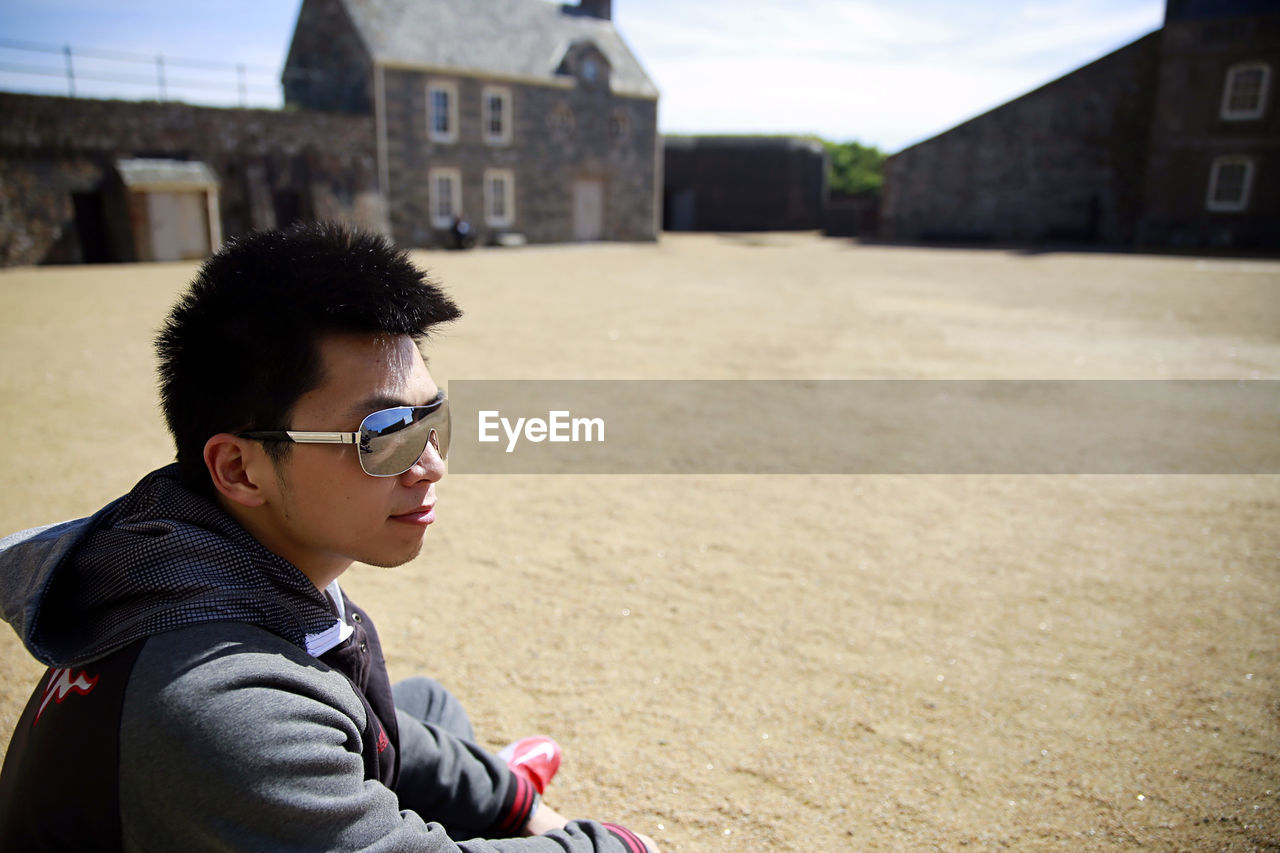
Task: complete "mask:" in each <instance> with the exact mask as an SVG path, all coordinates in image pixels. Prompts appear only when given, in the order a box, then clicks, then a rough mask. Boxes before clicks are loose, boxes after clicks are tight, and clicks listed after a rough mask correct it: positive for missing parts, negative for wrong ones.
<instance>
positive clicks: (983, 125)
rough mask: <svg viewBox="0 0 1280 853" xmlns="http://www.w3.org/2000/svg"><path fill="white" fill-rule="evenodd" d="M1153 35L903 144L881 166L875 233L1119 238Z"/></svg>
mask: <svg viewBox="0 0 1280 853" xmlns="http://www.w3.org/2000/svg"><path fill="white" fill-rule="evenodd" d="M1159 44H1160V43H1159V33H1153V34H1151V35H1149V36H1146V37H1145V38H1142V39H1139V40H1138V41H1136V42H1134V43H1132V44H1130V45H1128V46H1126V47H1123V48H1121V49H1120V50H1118V51H1116V52H1114V53H1112V54H1110V55H1108V56H1105V57H1103V58H1102V59H1099V60H1097V61H1096V62H1093V63H1091V64H1090V65H1087V66H1085V67H1083V68H1081V69H1079V70H1077V71H1075V72H1073V73H1071V74H1068V75H1067V76H1065V77H1062V78H1060V79H1059V80H1056V81H1054V82H1052V83H1049V84H1048V85H1046V86H1043V87H1041V88H1040V89H1037V90H1036V91H1034V92H1031V93H1029V94H1027V95H1024V96H1023V97H1021V98H1018V99H1017V100H1014V101H1011V102H1010V103H1008V104H1005V105H1004V106H1001V107H998V108H996V109H994V110H992V111H991V112H988V113H986V114H984V115H982V116H979V117H977V118H975V119H972V120H970V121H968V122H965V123H964V124H962V125H960V126H958V127H956V128H954V129H952V130H949V131H947V132H946V133H943V134H942V135H940V136H936V137H934V138H933V139H929V140H927V141H925V142H921V143H919V144H918V145H914V146H912V147H910V148H908V149H906V150H904V151H902V152H900V153H898V154H896V155H894V156H893V157H891V158H890V159H889V161H888V163H887V164H886V166H885V188H884V197H883V204H882V208H881V230H882V235H883V236H886V237H888V238H890V239H899V240H921V239H923V240H930V239H935V240H999V241H1016V242H1036V241H1072V242H1077V241H1078V242H1089V243H1104V244H1113V245H1118V244H1128V243H1130V242H1131V241H1132V240H1133V238H1134V231H1135V227H1136V223H1137V219H1138V217H1139V215H1140V212H1141V207H1142V188H1143V182H1144V180H1145V175H1146V168H1145V164H1144V162H1143V155H1144V152H1145V149H1146V145H1147V139H1148V135H1149V133H1150V113H1151V104H1152V101H1153V97H1154V91H1155V74H1156V67H1157V62H1158V58H1159Z"/></svg>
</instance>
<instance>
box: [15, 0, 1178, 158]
mask: <svg viewBox="0 0 1280 853" xmlns="http://www.w3.org/2000/svg"><path fill="white" fill-rule="evenodd" d="M537 1H538V2H541V0H537ZM300 5H301V3H300V0H181V2H175V0H117V2H110V0H98V1H97V2H95V0H0V89H8V90H11V91H39V92H48V93H52V94H63V95H65V94H68V84H67V79H66V75H65V63H66V57H65V56H64V55H63V54H62V53H60V52H56V51H39V50H28V49H18V48H15V47H14V46H13V45H14V43H15V42H16V43H22V45H23V46H24V48H25V46H26V45H27V44H28V43H29V44H30V45H31V46H36V45H52V46H62V45H68V44H69V45H71V47H72V51H73V56H72V63H73V67H74V68H75V70H76V73H77V78H76V84H75V85H76V94H78V95H81V96H94V97H108V96H114V97H138V98H155V97H157V92H158V90H159V83H158V79H159V78H160V76H161V74H163V77H164V80H165V86H166V94H167V95H168V96H169V97H174V98H180V99H184V100H190V101H193V102H201V103H218V104H234V103H237V102H239V101H240V99H241V97H242V90H241V80H242V79H243V83H244V89H243V97H244V99H245V102H246V103H247V104H249V105H253V106H278V105H279V103H280V94H279V87H278V85H276V81H278V79H279V69H280V67H281V66H282V65H283V63H284V58H285V53H286V52H287V50H288V47H289V40H290V37H291V35H292V32H293V24H294V21H295V20H296V17H297V11H298V8H299V6H300ZM613 6H614V23H615V25H616V26H617V28H618V30H619V32H620V33H621V34H622V37H623V38H624V40H626V42H627V43H628V44H629V45H630V46H631V48H632V50H633V51H635V53H636V55H637V56H638V57H639V59H640V62H641V64H642V65H643V66H644V67H645V69H646V70H647V71H648V72H649V75H650V77H652V78H653V80H654V82H655V83H656V84H657V86H658V88H659V90H660V91H661V93H662V98H661V100H660V102H659V107H658V110H659V112H658V115H659V118H658V121H659V127H660V129H661V131H662V132H663V133H690V134H699V133H768V134H803V135H809V134H813V135H818V136H821V137H823V138H826V139H831V140H835V141H842V142H843V141H851V140H856V141H859V142H862V143H864V144H868V145H875V146H877V147H879V148H881V149H883V150H885V151H888V152H893V151H898V150H901V149H902V148H905V147H907V146H909V145H910V144H912V143H914V142H918V141H920V140H922V139H927V138H929V137H930V136H933V135H935V134H937V133H941V132H942V131H944V130H947V129H948V128H950V127H953V126H955V125H956V124H958V123H960V122H962V121H964V120H966V119H969V118H972V117H974V116H976V115H980V114H981V113H983V112H985V111H987V110H989V109H991V108H992V107H996V106H999V105H1000V104H1002V103H1004V102H1005V101H1008V100H1010V99H1011V98H1014V97H1017V96H1018V95H1021V94H1023V93H1025V92H1029V91H1031V90H1032V89H1035V88H1037V87H1038V86H1040V85H1043V84H1044V83H1047V82H1049V81H1051V80H1054V79H1056V78H1058V77H1060V76H1062V75H1063V74H1066V73H1067V72H1069V71H1072V70H1073V69H1075V68H1078V67H1080V66H1081V65H1084V64H1086V63H1088V62H1091V61H1092V60H1094V59H1097V58H1099V57H1101V56H1105V55H1106V54H1108V53H1110V52H1111V51H1113V50H1115V49H1117V48H1119V47H1122V46H1124V45H1125V44H1128V43H1129V42H1131V41H1133V40H1135V39H1137V38H1139V37H1141V36H1143V35H1146V34H1147V33H1149V32H1151V31H1152V30H1155V29H1157V28H1159V27H1160V25H1161V23H1162V21H1163V18H1164V0H614V3H613ZM90 52H119V53H123V54H127V55H128V56H129V57H131V58H133V59H137V60H142V61H119V60H117V59H114V58H99V57H96V56H87V55H84V54H87V53H90ZM158 54H163V55H164V56H165V57H166V59H165V63H164V67H163V69H162V70H161V69H159V68H157V63H156V62H155V61H154V60H153V59H151V58H152V57H155V56H156V55H158ZM178 60H201V61H204V62H213V63H219V64H221V67H219V68H189V67H186V66H184V65H181V64H180V63H179V62H178ZM236 64H243V65H244V66H245V67H246V70H245V72H244V75H243V78H241V76H240V75H239V74H238V73H237V71H236V70H235V67H234V66H235V65H236ZM14 69H23V70H24V73H18V72H17V71H15V70H14ZM31 70H36V71H40V72H43V73H37V74H32V73H26V72H29V71H31ZM91 76H101V77H108V78H112V79H109V80H92V79H88V78H89V77H91ZM184 81H191V82H196V83H199V84H200V86H201V87H202V88H184V87H183V86H182V83H183V82H184ZM205 87H207V88H205Z"/></svg>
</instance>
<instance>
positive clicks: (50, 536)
mask: <svg viewBox="0 0 1280 853" xmlns="http://www.w3.org/2000/svg"><path fill="white" fill-rule="evenodd" d="M459 315H460V312H459V311H458V309H457V307H456V306H455V305H454V304H453V302H452V301H450V299H449V298H448V297H447V296H446V295H445V294H444V293H443V292H442V291H440V290H439V289H438V288H437V287H436V286H435V285H433V284H431V283H430V282H428V281H427V280H426V279H425V278H424V276H423V275H422V273H420V272H419V271H418V270H417V269H415V268H414V267H413V266H412V264H410V262H409V261H408V259H407V257H406V256H405V255H404V254H403V253H401V252H397V251H395V250H393V249H391V248H390V247H389V246H388V245H387V243H386V242H385V241H384V240H382V239H381V238H379V237H375V236H371V235H365V234H359V233H353V232H349V231H346V230H343V229H341V228H339V227H336V226H308V227H303V228H299V229H295V230H292V231H289V232H267V233H260V234H255V235H252V236H249V237H247V238H245V239H243V240H240V241H237V242H234V243H232V244H230V245H229V246H227V247H226V248H224V249H223V250H222V251H220V252H218V253H217V254H216V255H214V256H213V257H212V258H210V259H209V261H208V262H207V263H206V264H205V265H204V267H203V268H202V269H201V271H200V273H199V275H198V277H197V278H196V280H195V282H194V283H193V285H192V287H191V289H190V291H189V292H188V293H187V294H186V295H185V296H184V297H183V299H182V300H181V301H180V302H179V303H178V304H177V305H176V306H175V307H174V309H173V311H172V313H171V314H170V316H169V318H168V321H167V323H166V324H165V326H164V328H163V330H162V331H161V333H160V335H159V338H158V340H157V349H158V351H159V355H160V378H161V396H162V402H163V407H164V413H165V417H166V419H167V421H168V424H169V428H170V431H171V432H172V433H173V436H174V440H175V443H176V444H177V463H176V464H175V465H171V466H169V467H166V468H162V469H160V470H158V471H155V472H152V473H151V474H149V475H147V476H146V477H145V478H143V480H142V481H141V482H140V483H138V485H137V486H136V487H134V489H133V491H131V492H130V493H129V494H127V495H125V496H124V497H122V498H120V499H119V500H117V501H115V502H114V503H112V504H110V505H108V506H107V507H105V508H104V509H102V510H101V511H99V512H98V513H97V514H95V515H94V516H92V517H91V518H87V519H80V520H78V521H72V522H66V523H64V524H59V525H54V526H51V527H46V528H40V529H37V530H32V531H26V532H24V533H20V534H15V535H13V536H10V537H9V538H7V539H5V540H4V541H3V542H0V608H2V609H3V616H4V618H5V620H6V621H8V622H10V624H12V625H13V627H14V629H15V630H16V631H17V632H18V633H19V635H20V636H21V637H22V639H23V641H24V642H25V643H26V645H27V648H28V649H29V650H30V651H31V653H32V654H33V655H35V657H36V658H38V659H39V660H40V661H42V662H43V663H46V664H47V665H48V666H49V667H50V670H49V671H48V673H47V674H46V675H45V677H44V678H43V679H42V680H41V681H40V683H39V684H38V685H37V686H36V689H35V692H34V693H33V695H32V697H31V701H30V702H29V703H28V705H27V708H26V711H25V713H24V714H23V716H22V718H21V719H20V720H19V722H18V726H17V728H16V730H15V732H14V734H13V738H12V741H11V743H10V745H9V749H8V753H7V755H6V756H5V762H4V769H3V772H2V773H0V849H4V850H41V849H49V848H54V847H57V848H60V849H62V848H66V849H92V850H110V849H125V850H170V849H184V850H204V849H218V850H248V849H254V850H272V851H275V850H386V851H391V850H397V851H399V850H421V851H446V850H459V849H461V850H467V851H476V853H480V851H511V853H515V851H526V850H528V851H537V850H547V851H550V850H556V851H564V850H569V851H596V850H599V851H619V853H643V851H644V850H645V849H646V844H648V845H649V849H651V850H653V849H656V848H655V847H654V846H653V845H652V842H651V841H650V840H649V839H645V838H643V837H641V836H637V835H636V834H634V833H632V832H629V831H628V830H626V829H623V828H622V827H618V826H614V825H610V824H600V823H594V822H591V821H568V820H566V819H565V818H564V817H562V816H561V815H559V814H557V813H556V812H555V811H553V810H552V809H550V808H548V807H547V806H543V805H540V800H539V794H540V793H541V790H542V788H543V787H544V786H545V784H546V782H547V781H549V778H550V776H551V775H552V774H554V772H555V769H556V767H557V765H558V761H559V752H558V749H557V748H556V747H555V745H554V743H553V742H551V741H550V740H549V739H546V738H542V739H531V740H527V741H522V742H518V743H517V744H515V745H513V750H514V751H512V752H507V751H504V754H503V755H502V757H498V756H492V755H489V754H488V753H486V752H485V751H484V750H483V749H481V748H480V747H479V746H477V745H476V743H475V737H474V734H473V733H472V730H471V726H470V723H469V722H468V721H467V717H466V714H465V712H464V711H463V710H462V708H461V707H460V706H459V704H458V703H457V701H456V700H455V699H454V698H453V697H452V696H451V695H450V694H449V693H448V692H446V691H445V690H444V689H443V688H442V687H440V685H439V684H437V683H436V682H434V681H431V680H429V679H425V678H419V679H410V680H408V681H406V682H401V683H400V684H397V685H395V686H394V687H393V686H392V685H391V683H390V681H389V679H388V676H387V671H386V665H385V663H384V660H383V655H382V651H381V647H380V645H379V641H378V635H377V632H376V631H375V630H374V627H373V623H372V621H371V620H370V619H369V616H368V614H367V613H365V612H364V611H363V610H361V609H360V608H359V607H357V606H356V605H355V604H354V603H353V602H352V601H351V600H350V599H349V598H347V597H346V595H345V594H344V593H343V592H342V590H341V589H340V588H339V586H338V577H339V576H340V575H341V574H342V573H343V572H344V571H346V569H347V568H348V567H349V566H350V565H351V563H352V562H353V561H356V560H359V561H361V562H364V563H369V564H372V565H375V566H397V565H400V564H402V563H404V562H406V561H407V560H410V559H412V558H413V557H414V556H416V555H417V554H418V552H419V551H420V550H421V548H422V544H423V538H424V536H425V535H426V532H427V528H428V527H429V526H430V525H431V524H432V522H433V521H434V520H435V506H436V490H435V484H436V483H437V482H439V480H440V478H441V477H442V476H443V475H444V457H445V456H447V454H448V446H449V426H450V423H449V408H448V401H447V400H446V399H445V397H444V394H443V393H442V392H441V391H440V390H439V389H438V388H437V386H436V384H435V382H434V380H433V379H432V378H431V374H430V373H429V372H428V370H427V367H426V364H425V362H424V361H423V358H422V356H421V354H420V353H419V349H418V345H419V343H420V342H421V341H422V340H423V339H424V338H425V337H426V335H427V333H428V331H429V330H430V329H431V328H432V327H433V326H435V325H437V324H440V323H445V322H449V321H452V320H455V319H456V318H457V317H458V316H459ZM520 836H531V837H525V838H522V837H520ZM477 839H489V840H477Z"/></svg>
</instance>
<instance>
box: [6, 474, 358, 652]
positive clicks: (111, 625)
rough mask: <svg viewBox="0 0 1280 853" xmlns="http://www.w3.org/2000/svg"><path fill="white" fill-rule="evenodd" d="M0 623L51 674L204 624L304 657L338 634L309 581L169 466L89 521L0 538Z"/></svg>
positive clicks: (326, 604) (332, 617)
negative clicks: (245, 626)
mask: <svg viewBox="0 0 1280 853" xmlns="http://www.w3.org/2000/svg"><path fill="white" fill-rule="evenodd" d="M0 617H3V618H4V620H5V621H6V622H8V623H9V624H10V625H12V626H13V629H14V630H15V631H16V632H17V633H18V636H20V637H21V638H22V641H23V643H25V644H26V647H27V649H28V650H29V651H30V652H31V654H32V655H34V656H35V658H36V659H37V660H39V661H41V662H42V663H44V664H47V665H48V666H54V667H68V666H81V665H83V664H86V663H88V662H90V661H93V660H96V659H98V658H101V657H103V656H105V655H108V654H110V653H111V652H114V651H116V650H117V649H120V648H123V647H124V646H126V645H128V644H129V643H132V642H134V641H135V640H139V639H142V638H143V637H148V636H151V635H153V634H159V633H162V632H165V631H171V630H173V629H175V628H180V627H183V626H187V625H196V624H200V623H205V622H247V623H249V624H252V625H256V626H258V627H260V628H263V629H265V630H267V631H270V632H271V633H273V634H275V635H277V636H279V637H281V638H283V639H285V640H288V641H289V642H291V643H293V644H294V645H296V646H298V647H299V648H302V649H305V650H306V651H308V652H309V653H312V654H317V653H318V651H316V650H318V649H324V648H328V647H329V646H331V645H332V644H333V640H334V638H335V637H336V636H337V635H338V634H339V633H340V631H341V623H340V622H339V621H338V619H337V617H336V616H335V615H334V613H333V611H332V610H331V609H330V605H329V602H328V599H327V598H326V597H325V596H324V595H323V594H322V593H321V592H320V591H319V590H317V589H316V587H315V585H314V584H312V583H311V581H310V579H308V578H307V576H306V575H304V574H303V573H302V572H301V571H299V570H298V568H297V567H296V566H294V565H293V564H292V563H290V562H288V561H287V560H284V559H283V558H281V557H278V556H276V555H275V554H273V553H272V552H270V551H268V550H267V549H266V548H265V547H263V546H262V545H261V544H260V543H259V542H258V541H257V540H256V539H254V538H253V537H252V536H251V535H250V534H249V533H248V531H246V530H245V529H244V528H243V527H241V526H240V525H239V524H238V523H237V522H236V521H235V520H234V519H232V518H231V516H229V515H227V514H226V513H225V512H223V510H222V509H221V508H220V507H218V505H217V504H215V503H213V502H212V501H210V500H208V499H206V498H204V497H201V496H200V495H197V494H195V493H193V492H191V491H189V490H188V489H187V488H186V487H184V486H183V485H182V483H181V482H180V481H179V479H178V468H177V466H176V465H170V466H168V467H166V468H161V469H160V470H158V471H153V472H152V473H151V474H148V475H147V476H146V477H144V478H143V479H142V480H141V481H140V482H139V483H138V484H137V485H136V486H134V488H133V490H132V491H130V492H129V494H127V495H125V496H124V497H122V498H119V499H118V500H116V501H114V502H113V503H111V504H108V505H107V506H106V507H104V508H103V509H101V510H99V511H98V512H97V513H95V514H94V515H92V516H90V517H88V518H81V519H77V520H75V521H68V522H64V523H62V524H54V525H49V526H47V527H38V528H34V529H32V530H26V531H23V532H21V533H15V534H13V535H11V536H8V537H5V538H4V539H3V540H0Z"/></svg>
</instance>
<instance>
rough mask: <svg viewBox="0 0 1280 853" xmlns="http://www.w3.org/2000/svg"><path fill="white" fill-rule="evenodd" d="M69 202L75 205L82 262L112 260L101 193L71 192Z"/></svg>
mask: <svg viewBox="0 0 1280 853" xmlns="http://www.w3.org/2000/svg"><path fill="white" fill-rule="evenodd" d="M71 203H72V205H73V206H74V207H75V214H76V236H77V237H78V238H79V239H80V255H81V257H82V258H83V259H84V262H85V263H86V264H102V263H106V262H107V261H110V260H112V257H111V250H110V248H108V245H109V244H108V242H107V217H106V214H105V213H104V212H103V209H102V194H101V193H72V194H71Z"/></svg>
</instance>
